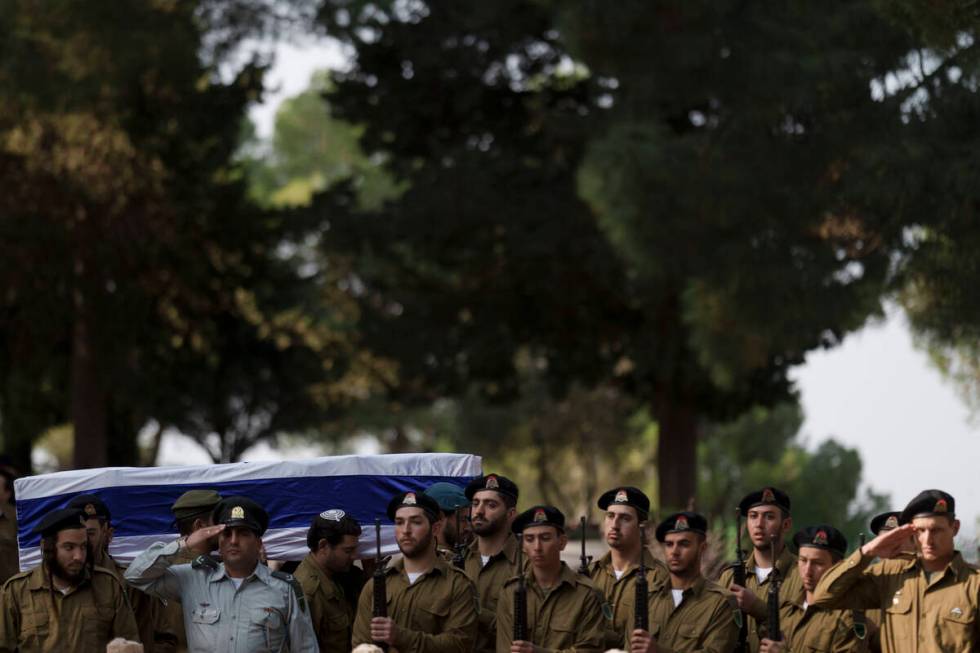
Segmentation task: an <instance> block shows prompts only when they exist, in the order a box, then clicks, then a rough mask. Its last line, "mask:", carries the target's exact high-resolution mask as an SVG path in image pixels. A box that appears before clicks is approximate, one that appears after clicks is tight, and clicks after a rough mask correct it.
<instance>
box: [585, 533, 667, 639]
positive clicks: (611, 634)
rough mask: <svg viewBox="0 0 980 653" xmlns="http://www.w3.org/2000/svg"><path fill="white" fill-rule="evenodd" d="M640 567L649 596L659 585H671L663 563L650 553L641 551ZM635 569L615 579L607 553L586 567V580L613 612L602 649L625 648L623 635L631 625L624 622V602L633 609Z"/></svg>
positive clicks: (630, 568) (629, 568) (632, 567)
mask: <svg viewBox="0 0 980 653" xmlns="http://www.w3.org/2000/svg"><path fill="white" fill-rule="evenodd" d="M643 565H644V566H645V567H646V572H647V573H646V579H647V592H652V591H654V590H655V589H657V588H659V587H660V586H661V585H663V584H665V583H669V582H670V574H669V573H668V571H667V567H666V566H665V565H664V563H662V562H660V561H659V560H657V559H656V558H654V557H653V555H652V554H651V553H650V551H649V550H648V549H646V548H644V549H643ZM635 570H636V567H635V566H634V565H632V564H631V565H628V566H627V567H626V570H625V571H624V572H623V575H622V576H620V577H619V578H616V572H615V571H614V570H613V564H612V554H611V553H606V555H604V556H602V557H601V558H599V559H598V560H596V561H595V562H593V563H592V565H591V566H590V567H589V577H590V578H592V582H593V583H594V584H595V586H596V588H597V589H598V590H599V591H600V592H602V595H603V596H604V597H605V599H606V603H608V604H609V607H610V608H611V610H612V621H611V622H610V623H608V624H607V628H606V639H605V648H606V650H609V649H613V648H614V649H621V648H624V644H625V642H628V641H629V638H627V639H626V640H625V642H624V640H623V633H625V632H632V628H633V622H632V620H630V621H629V622H627V620H626V611H627V609H628V608H626V606H625V604H626V603H627V601H628V602H629V604H630V605H631V606H632V605H633V598H634V597H635V596H636V574H635V573H634V571H635Z"/></svg>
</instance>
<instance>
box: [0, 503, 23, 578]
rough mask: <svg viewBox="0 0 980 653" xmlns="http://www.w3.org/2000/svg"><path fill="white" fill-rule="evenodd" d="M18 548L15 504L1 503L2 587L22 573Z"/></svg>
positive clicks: (0, 549)
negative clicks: (9, 579)
mask: <svg viewBox="0 0 980 653" xmlns="http://www.w3.org/2000/svg"><path fill="white" fill-rule="evenodd" d="M18 549H19V547H18V546H17V510H16V509H15V508H14V506H13V504H10V503H0V585H2V584H3V583H4V582H5V581H6V580H7V579H8V578H10V577H11V576H13V575H14V574H17V573H19V572H20V562H19V555H20V554H19V551H18Z"/></svg>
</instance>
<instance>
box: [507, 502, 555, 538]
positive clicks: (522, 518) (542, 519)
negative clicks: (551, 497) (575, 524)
mask: <svg viewBox="0 0 980 653" xmlns="http://www.w3.org/2000/svg"><path fill="white" fill-rule="evenodd" d="M532 526H554V527H555V528H557V529H558V530H560V531H561V532H563V533H564V532H565V515H563V514H562V512H561V510H559V509H558V508H555V507H554V506H534V507H533V508H528V509H527V510H525V511H524V512H522V513H521V514H519V515H518V516H517V518H516V519H514V523H513V525H511V527H510V529H511V530H512V531H514V532H515V533H523V532H524V529H525V528H531V527H532Z"/></svg>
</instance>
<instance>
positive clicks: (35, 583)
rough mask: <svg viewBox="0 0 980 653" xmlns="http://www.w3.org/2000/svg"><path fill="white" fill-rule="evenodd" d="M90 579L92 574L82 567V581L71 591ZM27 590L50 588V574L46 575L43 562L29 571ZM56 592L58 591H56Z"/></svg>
mask: <svg viewBox="0 0 980 653" xmlns="http://www.w3.org/2000/svg"><path fill="white" fill-rule="evenodd" d="M91 578H92V573H91V572H90V571H89V568H88V567H87V566H86V567H83V568H82V580H81V581H79V583H78V585H75V586H74V587H73V588H72V591H75V590H77V589H78V588H79V587H81V586H82V585H84V584H85V583H87V582H88V581H89V580H90V579H91ZM27 588H28V589H31V590H39V589H50V588H51V576H50V574H48V573H46V571H45V569H44V563H43V562H42V563H41V564H39V565H38V566H36V567H34V569H32V570H31V576H30V579H29V580H28V581H27ZM56 591H60V590H56Z"/></svg>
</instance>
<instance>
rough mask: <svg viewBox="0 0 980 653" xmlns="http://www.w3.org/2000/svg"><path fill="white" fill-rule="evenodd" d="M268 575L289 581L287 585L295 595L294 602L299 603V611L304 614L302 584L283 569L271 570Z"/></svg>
mask: <svg viewBox="0 0 980 653" xmlns="http://www.w3.org/2000/svg"><path fill="white" fill-rule="evenodd" d="M270 575H271V576H272V577H273V578H278V579H279V580H281V581H285V582H286V583H289V586H290V587H291V588H293V594H295V595H296V602H297V603H299V611H300V612H302V613H303V614H306V595H305V594H304V593H303V586H302V585H300V584H299V581H298V580H296V579H295V578H293V576H292V575H290V574H287V573H286V572H284V571H273V572H271V574H270Z"/></svg>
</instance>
